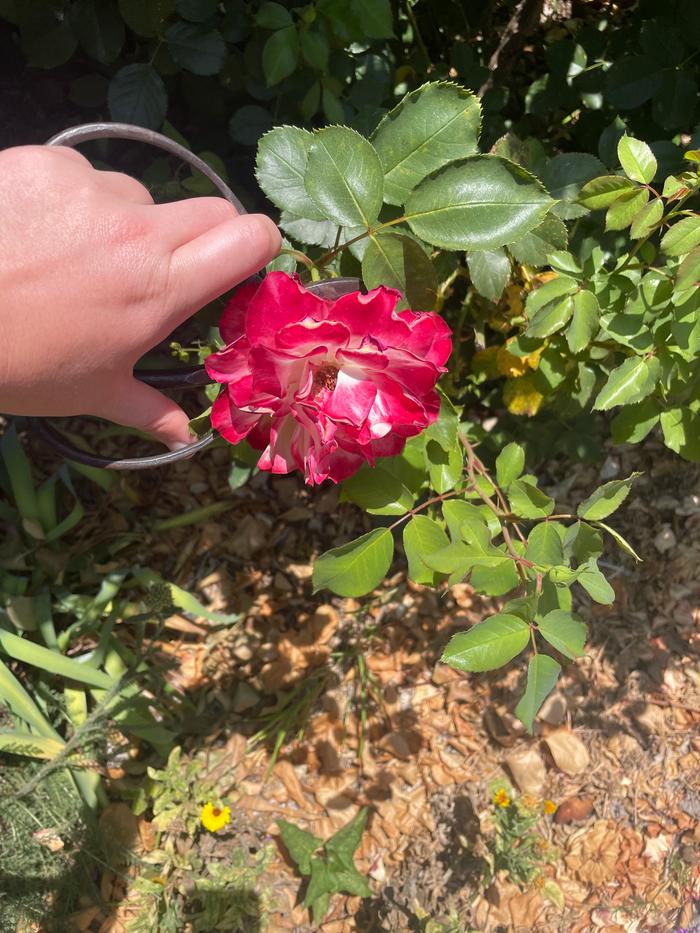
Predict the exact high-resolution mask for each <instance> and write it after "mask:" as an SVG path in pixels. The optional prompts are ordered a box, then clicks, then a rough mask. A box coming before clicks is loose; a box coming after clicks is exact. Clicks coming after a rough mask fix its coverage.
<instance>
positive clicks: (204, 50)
mask: <svg viewBox="0 0 700 933" xmlns="http://www.w3.org/2000/svg"><path fill="white" fill-rule="evenodd" d="M165 39H166V41H167V43H168V49H169V51H170V54H171V55H172V57H173V59H174V60H175V61H176V62H177V63H178V65H181V66H182V67H183V68H186V69H187V70H188V71H191V72H192V73H193V74H196V75H215V74H218V73H219V72H220V71H221V69H222V67H223V64H224V59H225V58H226V43H225V42H224V38H223V36H222V35H221V33H220V32H218V30H216V29H210V28H208V27H207V26H202V25H200V24H198V23H185V22H182V21H180V22H179V23H173V25H172V26H170V27H169V28H168V30H167V31H166V33H165Z"/></svg>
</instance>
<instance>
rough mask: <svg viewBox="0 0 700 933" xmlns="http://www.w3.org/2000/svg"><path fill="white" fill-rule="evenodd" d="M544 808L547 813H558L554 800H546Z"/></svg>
mask: <svg viewBox="0 0 700 933" xmlns="http://www.w3.org/2000/svg"><path fill="white" fill-rule="evenodd" d="M542 809H543V810H544V812H545V813H547V814H550V813H556V812H557V805H556V803H555V802H554V801H553V800H545V802H544V803H543V804H542Z"/></svg>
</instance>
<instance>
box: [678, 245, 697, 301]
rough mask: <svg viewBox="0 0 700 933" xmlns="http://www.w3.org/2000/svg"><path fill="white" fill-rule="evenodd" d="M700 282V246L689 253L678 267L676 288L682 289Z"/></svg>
mask: <svg viewBox="0 0 700 933" xmlns="http://www.w3.org/2000/svg"><path fill="white" fill-rule="evenodd" d="M698 284H700V248H696V249H694V250H693V251H692V253H689V254H688V255H687V256H686V257H685V259H684V260H683V262H682V263H681V264H680V266H679V267H678V272H677V273H676V288H677V289H679V290H680V291H682V290H683V289H686V288H692V287H693V286H694V285H698Z"/></svg>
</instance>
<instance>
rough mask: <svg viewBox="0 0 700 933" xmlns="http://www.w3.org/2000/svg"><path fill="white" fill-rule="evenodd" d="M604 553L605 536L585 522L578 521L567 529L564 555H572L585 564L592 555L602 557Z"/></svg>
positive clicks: (567, 556)
mask: <svg viewBox="0 0 700 933" xmlns="http://www.w3.org/2000/svg"><path fill="white" fill-rule="evenodd" d="M602 553H603V536H602V535H601V533H600V532H599V531H597V530H596V529H595V528H593V527H592V526H591V525H587V524H586V523H585V522H576V524H574V525H570V526H569V527H568V528H567V529H566V534H565V535H564V555H565V557H566V559H567V560H570V559H571V558H572V557H574V558H575V559H576V561H577V562H578V563H579V564H585V563H586V561H587V560H589V559H590V558H591V557H600V555H601V554H602Z"/></svg>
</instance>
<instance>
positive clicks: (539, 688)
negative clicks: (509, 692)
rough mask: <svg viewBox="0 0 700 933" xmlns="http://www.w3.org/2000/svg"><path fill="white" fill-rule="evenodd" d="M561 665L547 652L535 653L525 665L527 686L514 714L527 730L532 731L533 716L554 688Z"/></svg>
mask: <svg viewBox="0 0 700 933" xmlns="http://www.w3.org/2000/svg"><path fill="white" fill-rule="evenodd" d="M560 673H561V666H560V665H559V664H558V663H557V662H556V661H555V660H554V658H550V656H549V655H548V654H536V655H535V657H534V658H533V659H532V660H531V661H530V663H529V664H528V667H527V686H526V687H525V693H524V694H523V697H522V699H521V700H520V702H519V703H518V705H517V706H516V707H515V715H516V716H517V717H518V719H519V720H520V721H521V722H522V724H523V725H524V726H525V728H526V729H527V731H528V732H532V726H533V723H534V721H535V716H536V715H537V713H538V712H539V710H540V707H541V706H542V704H543V703H544V701H545V700H546V699H547V697H548V695H549V694H550V693H551V692H552V690H553V689H554V685H555V684H556V682H557V677H558V676H559V674H560Z"/></svg>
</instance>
